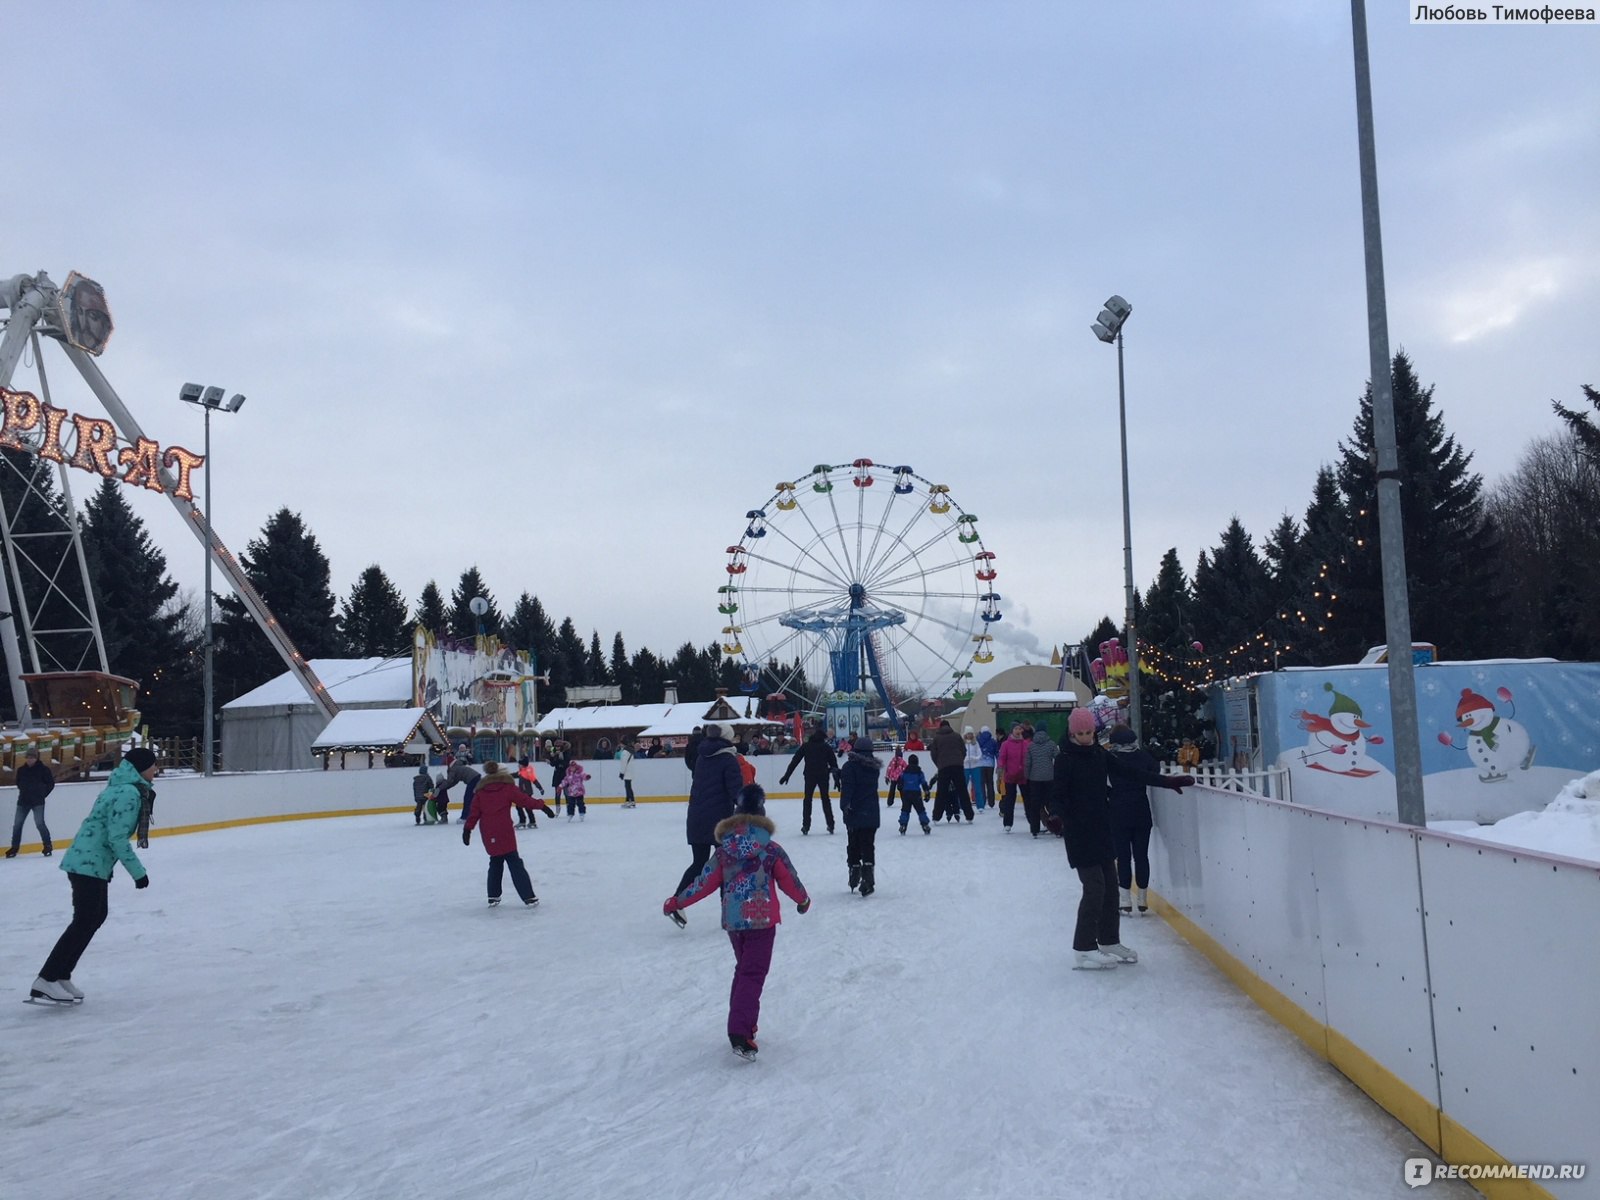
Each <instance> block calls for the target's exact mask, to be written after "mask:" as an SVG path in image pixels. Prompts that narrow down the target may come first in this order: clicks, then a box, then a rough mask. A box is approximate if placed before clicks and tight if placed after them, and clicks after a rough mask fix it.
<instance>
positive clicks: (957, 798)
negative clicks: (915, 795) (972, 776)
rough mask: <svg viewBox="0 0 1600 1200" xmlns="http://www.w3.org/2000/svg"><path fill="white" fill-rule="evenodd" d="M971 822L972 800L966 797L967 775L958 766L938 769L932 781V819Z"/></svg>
mask: <svg viewBox="0 0 1600 1200" xmlns="http://www.w3.org/2000/svg"><path fill="white" fill-rule="evenodd" d="M962 815H965V816H966V818H967V820H969V821H970V820H972V798H971V797H970V796H968V795H967V773H966V771H965V770H964V769H962V768H961V767H960V766H954V767H940V768H939V774H938V775H936V776H935V777H934V780H933V819H934V820H935V821H938V820H940V819H942V818H944V817H951V818H955V817H960V816H962Z"/></svg>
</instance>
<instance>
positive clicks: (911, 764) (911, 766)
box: [906, 754, 922, 771]
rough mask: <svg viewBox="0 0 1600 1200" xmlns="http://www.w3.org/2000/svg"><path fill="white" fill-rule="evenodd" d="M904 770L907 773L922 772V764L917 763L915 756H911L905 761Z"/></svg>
mask: <svg viewBox="0 0 1600 1200" xmlns="http://www.w3.org/2000/svg"><path fill="white" fill-rule="evenodd" d="M906 770H908V771H920V770H922V764H921V763H919V762H918V761H917V756H916V755H915V754H913V755H912V756H911V757H910V758H908V759H906Z"/></svg>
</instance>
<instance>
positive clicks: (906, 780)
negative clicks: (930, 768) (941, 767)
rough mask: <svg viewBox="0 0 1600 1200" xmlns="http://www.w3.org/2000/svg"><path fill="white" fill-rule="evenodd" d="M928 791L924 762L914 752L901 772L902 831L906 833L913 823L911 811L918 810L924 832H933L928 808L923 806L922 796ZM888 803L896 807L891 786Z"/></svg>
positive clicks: (918, 817) (918, 818) (891, 806)
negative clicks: (923, 769)
mask: <svg viewBox="0 0 1600 1200" xmlns="http://www.w3.org/2000/svg"><path fill="white" fill-rule="evenodd" d="M927 793H928V777H927V776H926V775H924V774H923V773H922V764H921V763H920V762H919V761H918V760H917V756H916V755H915V754H913V755H912V756H911V757H910V758H908V759H907V760H906V762H905V769H904V770H902V771H901V772H900V832H901V833H904V832H905V831H906V827H907V826H908V825H910V824H911V811H912V809H915V810H916V813H917V820H919V821H921V822H922V832H923V833H932V832H933V826H932V825H931V824H929V822H928V810H927V809H926V808H924V807H923V806H922V798H923V796H925V795H927ZM887 804H888V806H889V807H890V808H893V807H894V790H893V789H892V788H891V789H890V791H889V797H888V800H887Z"/></svg>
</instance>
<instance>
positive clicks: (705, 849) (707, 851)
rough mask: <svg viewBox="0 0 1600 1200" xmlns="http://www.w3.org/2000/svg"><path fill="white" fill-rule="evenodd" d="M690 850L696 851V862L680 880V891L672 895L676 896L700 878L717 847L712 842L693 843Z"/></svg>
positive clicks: (690, 865)
mask: <svg viewBox="0 0 1600 1200" xmlns="http://www.w3.org/2000/svg"><path fill="white" fill-rule="evenodd" d="M689 849H691V850H693V851H694V861H693V862H691V863H690V864H689V869H688V870H687V871H685V872H684V873H683V878H682V879H680V880H678V891H677V892H674V893H672V894H673V895H674V896H676V895H677V894H678V892H681V891H683V889H684V888H686V887H688V886H689V885H690V884H691V883H693V882H694V881H695V880H696V879H699V878H700V872H701V871H703V870H705V867H706V864H707V863H708V862H710V861H711V852H712V851H713V850H715V849H716V846H715V845H714V844H713V843H711V842H692V843H690V845H689Z"/></svg>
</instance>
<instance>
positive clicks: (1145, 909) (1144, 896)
mask: <svg viewBox="0 0 1600 1200" xmlns="http://www.w3.org/2000/svg"><path fill="white" fill-rule="evenodd" d="M1137 899H1138V903H1139V915H1140V916H1141V917H1147V916H1149V915H1150V889H1149V888H1140V889H1139V895H1138V897H1137Z"/></svg>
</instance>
